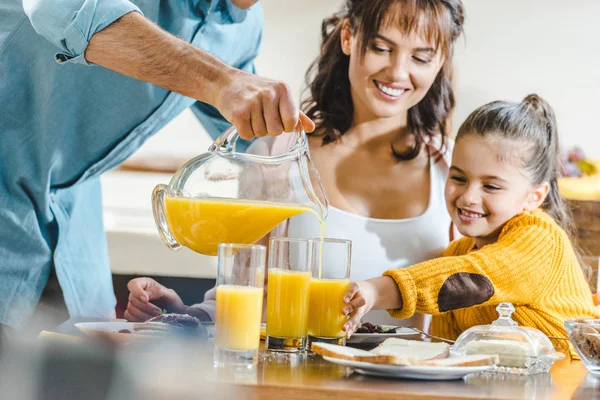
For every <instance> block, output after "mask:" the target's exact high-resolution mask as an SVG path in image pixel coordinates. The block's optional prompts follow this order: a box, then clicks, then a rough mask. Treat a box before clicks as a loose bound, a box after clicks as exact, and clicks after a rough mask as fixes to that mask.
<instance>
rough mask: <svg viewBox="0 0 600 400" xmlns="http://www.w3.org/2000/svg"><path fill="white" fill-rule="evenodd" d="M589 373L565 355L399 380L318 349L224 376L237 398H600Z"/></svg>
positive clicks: (599, 386) (271, 358)
mask: <svg viewBox="0 0 600 400" xmlns="http://www.w3.org/2000/svg"><path fill="white" fill-rule="evenodd" d="M587 375H588V374H587V371H586V370H585V367H584V366H583V364H582V363H581V362H579V361H573V362H571V361H569V360H566V361H565V360H562V361H559V362H557V363H556V364H555V366H554V367H553V369H552V371H551V374H550V375H548V374H543V375H535V376H530V377H523V376H513V375H505V374H484V375H483V376H482V375H471V376H467V377H466V378H465V380H457V381H445V382H441V381H416V380H401V379H397V380H394V379H378V378H372V377H367V376H362V375H359V374H356V373H353V372H352V371H351V370H350V369H348V368H345V367H341V366H338V365H335V364H332V363H329V362H327V361H324V360H323V359H321V357H319V356H314V355H313V356H307V357H305V358H299V357H297V356H285V355H284V356H273V355H266V357H265V358H264V359H263V360H261V362H260V363H259V365H258V366H257V368H256V371H255V372H254V371H252V372H248V374H247V375H244V374H242V375H237V376H236V375H235V373H232V374H228V372H227V371H223V374H222V377H220V381H221V382H234V383H233V386H234V388H235V398H236V399H269V398H272V399H281V398H286V399H315V400H320V399H327V400H333V399H345V400H348V399H352V400H363V399H364V400H376V399H377V400H384V399H398V398H402V399H478V398H486V399H572V398H577V399H582V400H583V399H585V400H589V399H592V398H596V399H600V379H597V378H593V377H591V376H590V377H589V378H587ZM236 380H238V383H235V381H236ZM244 380H246V382H244ZM594 395H595V396H596V397H594Z"/></svg>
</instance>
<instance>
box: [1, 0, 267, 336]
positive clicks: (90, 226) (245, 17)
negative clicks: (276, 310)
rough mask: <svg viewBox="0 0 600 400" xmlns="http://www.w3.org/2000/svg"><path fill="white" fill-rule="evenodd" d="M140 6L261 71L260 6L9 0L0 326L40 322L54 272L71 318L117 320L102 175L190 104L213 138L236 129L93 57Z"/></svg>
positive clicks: (224, 1)
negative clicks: (112, 29) (102, 38)
mask: <svg viewBox="0 0 600 400" xmlns="http://www.w3.org/2000/svg"><path fill="white" fill-rule="evenodd" d="M131 11H137V12H140V13H142V14H144V15H145V16H146V17H147V18H148V19H150V20H152V21H154V22H155V23H157V24H158V25H159V26H161V27H162V28H163V29H165V30H167V31H169V32H171V33H173V34H175V35H177V36H178V37H180V38H182V39H184V40H187V41H189V42H191V43H192V44H193V45H195V46H197V47H199V48H202V49H204V50H206V51H208V52H210V53H212V54H213V55H215V56H217V57H219V58H220V59H222V60H223V61H225V62H227V63H228V64H230V65H232V66H234V67H237V68H240V69H244V70H247V71H253V59H254V58H255V56H256V55H257V52H258V47H259V44H260V39H261V35H262V26H263V16H262V9H261V7H260V5H259V4H256V5H254V6H253V7H251V8H250V9H248V10H241V9H238V8H236V7H235V6H233V5H232V4H231V3H230V1H229V0H212V1H207V0H162V1H158V0H136V1H126V0H62V1H60V2H55V1H50V0H3V1H2V2H0V143H1V146H0V323H3V324H8V325H13V326H16V327H18V326H20V325H21V324H22V323H23V322H24V321H25V319H26V318H27V317H28V316H29V315H31V313H32V312H33V310H34V307H35V305H36V303H37V302H38V300H39V297H40V295H41V292H42V290H43V288H44V286H45V284H46V282H47V279H48V276H49V273H50V270H51V267H52V266H54V268H55V270H56V275H57V278H58V280H59V282H60V284H61V287H62V290H63V293H64V297H65V302H66V305H67V308H68V310H69V313H70V314H71V316H104V315H109V314H111V313H112V311H113V310H114V307H115V296H114V292H113V287H112V278H111V273H110V269H109V265H108V256H107V248H106V238H105V233H104V229H103V225H102V200H101V191H100V182H99V175H100V174H101V173H102V172H104V171H107V170H109V169H111V168H113V167H115V166H117V165H118V164H120V163H121V162H123V161H124V160H125V159H126V158H127V157H128V156H129V155H131V153H133V152H134V151H135V150H136V149H137V148H138V147H139V146H140V145H141V144H142V143H143V142H144V141H145V140H146V139H148V137H150V136H151V135H152V134H154V133H155V132H156V131H158V130H159V129H160V128H161V127H163V126H164V125H165V124H166V123H167V122H169V120H171V119H172V118H174V117H175V116H176V115H177V114H179V113H180V112H181V111H182V110H183V109H185V108H186V107H190V106H192V107H193V108H194V112H195V114H196V115H197V116H198V117H199V118H200V120H201V122H202V123H203V124H204V125H205V126H206V127H207V129H208V130H209V132H211V134H213V135H216V134H218V133H219V132H221V131H222V130H224V129H225V128H226V127H227V126H228V123H227V122H226V121H224V120H223V119H222V117H221V116H220V115H219V114H218V112H216V110H215V109H214V108H212V107H210V106H207V105H205V104H201V103H198V102H196V101H195V100H193V99H190V98H187V97H183V96H181V95H179V94H176V93H173V92H169V91H168V90H165V89H163V88H160V87H157V86H154V85H151V84H149V83H146V82H141V81H139V80H136V79H132V78H128V77H126V76H123V75H120V74H117V73H115V72H112V71H109V70H107V69H104V68H102V67H99V66H96V65H91V64H89V63H88V62H87V61H86V60H85V57H84V52H85V49H86V46H87V44H88V41H89V39H90V38H91V36H92V35H93V34H94V33H95V32H98V31H99V30H101V29H103V28H105V27H106V26H108V25H109V24H111V23H112V22H113V21H115V20H116V19H118V18H119V17H121V16H122V15H124V14H126V13H128V12H131ZM148 195H150V194H148ZM165 268H168V266H165Z"/></svg>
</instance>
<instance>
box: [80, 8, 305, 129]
mask: <svg viewBox="0 0 600 400" xmlns="http://www.w3.org/2000/svg"><path fill="white" fill-rule="evenodd" d="M85 58H86V60H88V61H89V62H91V63H94V64H98V65H101V66H103V67H105V68H108V69H111V70H113V71H116V72H119V73H121V74H123V75H127V76H130V77H133V78H136V79H139V80H143V81H146V82H150V83H153V84H155V85H157V86H161V87H164V88H166V89H168V90H172V91H174V92H178V93H180V94H182V95H184V96H188V97H191V98H194V99H196V100H199V101H202V102H204V103H208V104H211V105H213V106H215V107H216V108H217V109H218V110H219V111H220V112H221V114H222V115H223V116H224V117H225V118H226V119H227V120H228V121H229V122H231V123H232V124H233V125H235V127H236V128H237V129H238V132H239V134H240V137H242V138H244V139H252V137H254V136H264V135H266V134H270V135H279V134H281V133H283V132H284V131H285V132H292V131H294V130H299V129H302V128H304V130H305V131H306V132H312V131H313V130H314V129H315V124H314V123H313V122H312V121H311V120H310V118H308V117H307V116H306V115H304V114H303V113H301V112H300V111H299V110H298V106H297V105H296V104H295V102H294V99H293V96H292V95H291V93H290V89H289V88H288V86H287V85H286V84H285V83H283V82H279V81H274V80H272V79H267V78H264V77H260V76H257V75H253V74H249V73H247V72H243V71H240V70H238V69H235V68H232V67H230V66H228V65H227V64H225V63H223V62H222V61H221V60H219V59H218V58H216V57H214V56H212V55H210V54H209V53H207V52H205V51H203V50H201V49H199V48H197V47H194V46H193V45H191V44H190V43H187V42H185V41H183V40H181V39H178V38H176V37H175V36H173V35H171V34H169V33H167V32H165V31H164V30H162V29H160V28H159V27H158V26H156V25H154V24H153V23H152V22H150V21H148V20H147V19H146V18H144V17H143V16H142V15H140V14H138V13H137V12H130V13H128V14H126V15H124V16H123V17H121V18H119V19H118V20H116V21H115V22H113V23H112V24H110V25H109V26H108V27H106V28H105V29H103V30H102V31H99V32H97V33H95V34H94V35H93V36H92V38H91V39H90V42H89V45H88V47H87V49H86V52H85Z"/></svg>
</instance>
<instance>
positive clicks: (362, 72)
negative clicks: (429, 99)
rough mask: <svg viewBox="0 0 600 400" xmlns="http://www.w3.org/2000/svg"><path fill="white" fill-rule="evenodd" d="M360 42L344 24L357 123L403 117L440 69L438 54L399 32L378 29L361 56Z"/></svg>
mask: <svg viewBox="0 0 600 400" xmlns="http://www.w3.org/2000/svg"><path fill="white" fill-rule="evenodd" d="M359 39H360V38H359V37H357V36H355V35H352V33H351V32H350V30H349V25H348V23H346V24H345V25H344V29H343V30H342V35H341V40H342V50H343V51H344V53H345V54H346V55H348V56H350V67H349V70H348V75H349V79H350V87H351V93H352V101H353V104H354V110H355V113H356V116H355V118H356V117H358V119H359V120H362V121H364V120H370V119H374V118H387V117H394V116H397V115H399V114H401V115H402V114H405V113H406V112H407V110H408V109H409V108H411V107H412V106H414V105H416V104H417V103H418V102H419V101H421V100H422V99H423V97H425V94H427V91H428V90H429V88H430V87H431V85H432V84H433V82H434V80H435V78H436V76H437V74H438V72H439V71H440V69H441V68H442V65H443V60H442V57H441V51H439V50H437V51H436V49H434V46H433V45H432V44H431V43H427V42H426V41H425V40H424V39H423V38H421V37H419V36H418V35H417V34H411V35H409V36H406V35H404V34H403V33H402V32H401V31H400V30H399V29H398V28H394V27H388V28H384V29H381V30H380V31H379V33H378V35H376V36H375V38H374V39H373V40H372V41H371V43H369V44H368V47H367V52H366V53H365V55H364V57H361V54H360V40H359Z"/></svg>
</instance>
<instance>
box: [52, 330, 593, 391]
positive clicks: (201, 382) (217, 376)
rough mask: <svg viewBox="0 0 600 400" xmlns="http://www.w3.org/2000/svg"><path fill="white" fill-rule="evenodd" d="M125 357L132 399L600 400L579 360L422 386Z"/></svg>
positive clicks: (172, 354) (264, 366)
mask: <svg viewBox="0 0 600 400" xmlns="http://www.w3.org/2000/svg"><path fill="white" fill-rule="evenodd" d="M52 335H56V334H52ZM44 338H46V339H49V338H48V337H45V336H44ZM50 338H52V336H50ZM61 341H63V340H62V339H61ZM261 343H262V342H261ZM152 347H153V348H154V346H152ZM127 353H129V354H127ZM121 356H122V357H123V360H124V361H123V363H122V365H123V366H124V368H125V370H124V371H126V370H127V368H126V367H127V366H128V367H129V368H130V370H129V372H127V373H126V375H129V376H130V377H131V382H133V383H131V384H132V385H135V386H137V389H139V390H138V394H139V395H138V396H135V399H137V398H140V399H144V400H154V399H164V398H173V399H175V398H176V399H234V400H242V399H269V400H270V399H272V400H276V399H315V400H321V399H327V400H334V399H344V400H363V399H364V400H384V399H398V398H402V399H434V400H435V399H478V398H486V399H577V400H600V378H597V377H593V376H591V375H589V374H588V373H587V371H586V369H585V367H584V365H583V364H582V363H581V362H580V361H571V360H570V359H569V358H568V357H567V358H566V359H564V360H559V361H557V362H556V363H555V364H554V366H553V367H552V370H551V371H550V372H551V373H550V374H539V375H533V376H528V377H527V376H516V375H508V374H490V373H483V374H474V375H469V376H467V377H466V378H465V379H464V380H455V381H420V380H405V379H383V378H374V377H368V376H362V375H359V374H357V373H353V372H352V370H351V369H349V368H346V367H342V366H339V365H337V364H333V363H330V362H327V361H325V360H323V359H322V358H321V357H320V356H318V355H305V356H298V355H292V354H284V353H264V352H262V353H261V355H260V360H259V363H258V365H256V366H255V367H253V368H250V369H248V368H246V369H239V368H215V367H213V365H212V349H211V348H210V346H194V347H189V344H182V345H181V346H180V348H179V350H177V349H176V348H174V347H172V346H169V347H168V350H167V349H161V348H160V346H158V347H156V349H155V350H154V351H151V352H148V351H143V352H139V351H138V349H137V348H135V347H127V346H125V347H124V351H123V352H122V354H121ZM136 382H137V383H136Z"/></svg>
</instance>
